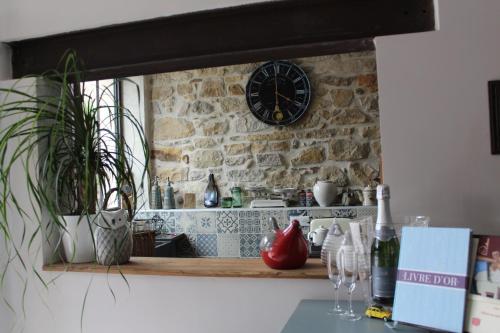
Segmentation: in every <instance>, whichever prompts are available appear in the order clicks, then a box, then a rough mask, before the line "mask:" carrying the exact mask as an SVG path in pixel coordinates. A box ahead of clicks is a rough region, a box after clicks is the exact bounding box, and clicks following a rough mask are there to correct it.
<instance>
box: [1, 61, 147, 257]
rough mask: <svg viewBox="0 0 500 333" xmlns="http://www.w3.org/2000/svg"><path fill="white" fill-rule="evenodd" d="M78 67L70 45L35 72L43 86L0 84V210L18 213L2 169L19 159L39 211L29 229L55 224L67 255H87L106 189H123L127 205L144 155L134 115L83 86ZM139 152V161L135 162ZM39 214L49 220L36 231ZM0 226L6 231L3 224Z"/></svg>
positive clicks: (107, 92) (143, 168) (140, 184)
mask: <svg viewBox="0 0 500 333" xmlns="http://www.w3.org/2000/svg"><path fill="white" fill-rule="evenodd" d="M82 68H83V66H82V62H81V61H80V60H79V59H78V58H77V56H76V54H75V52H67V53H66V54H65V56H64V57H63V60H62V61H61V63H60V66H59V69H56V70H51V71H48V72H46V73H44V74H42V75H40V76H37V77H36V78H37V82H41V84H42V85H43V87H44V89H43V90H44V91H46V92H47V93H44V94H40V93H38V94H37V93H35V94H31V93H27V92H25V91H22V90H18V89H16V87H15V86H14V87H12V88H9V89H0V92H2V93H3V94H4V95H8V96H13V97H14V98H12V99H11V100H12V101H7V100H4V101H0V123H3V124H7V125H5V126H3V127H2V129H1V131H0V168H1V173H0V188H2V194H1V196H0V210H1V212H0V214H1V216H2V217H6V216H7V214H6V211H7V207H14V208H15V211H16V212H17V213H19V214H20V215H22V216H23V215H25V212H24V210H23V208H21V205H19V204H18V202H19V201H18V200H19V199H18V198H17V197H16V195H15V194H14V193H15V191H12V189H13V186H17V185H19V183H18V182H16V183H15V184H14V183H13V180H12V179H11V177H10V174H11V172H12V171H13V168H15V167H16V166H19V163H21V162H22V163H23V165H34V166H35V168H31V169H30V168H28V167H26V168H25V171H24V178H25V180H26V184H27V185H26V186H27V189H28V195H29V200H30V202H31V204H32V206H33V208H34V211H35V212H39V213H37V214H36V217H35V218H34V220H36V222H38V226H39V227H37V228H36V231H35V233H38V232H40V231H45V232H50V231H48V230H61V233H62V235H63V236H62V240H63V242H62V243H63V247H64V252H65V255H66V260H67V261H69V262H89V261H94V258H95V249H96V246H95V245H96V244H95V238H94V237H93V230H94V227H95V223H96V221H97V220H98V219H99V215H100V214H101V208H100V206H99V201H101V202H102V200H103V199H104V197H105V195H106V193H108V192H109V191H110V190H111V189H112V188H116V187H117V188H119V189H121V188H127V189H128V190H127V195H128V196H129V198H130V202H132V203H134V204H133V207H132V208H133V211H135V208H136V207H135V203H136V202H137V196H138V195H139V194H140V192H141V191H142V190H143V185H144V184H143V182H142V179H144V176H145V173H146V170H147V168H146V165H147V163H148V160H149V148H148V145H147V140H146V139H145V133H144V130H143V128H142V126H141V124H140V122H139V120H138V119H136V118H135V117H134V116H133V114H132V113H131V112H130V110H128V109H127V108H125V107H123V106H119V105H114V103H112V105H109V103H103V101H104V100H105V99H106V98H107V96H109V95H110V93H111V90H110V89H111V88H110V87H106V88H104V89H102V91H99V92H95V91H92V92H89V89H88V85H87V84H86V83H85V79H84V71H82ZM111 124H114V125H115V126H116V127H120V126H126V128H127V130H128V131H132V132H134V134H135V136H134V139H135V140H140V142H141V146H142V147H143V149H142V150H141V151H133V150H132V148H131V146H130V145H129V144H128V143H127V142H126V141H125V140H124V138H123V135H122V133H120V131H114V130H112V129H110V128H111V127H112V125H111ZM35 147H38V149H35ZM140 155H143V156H144V158H143V159H142V160H144V161H146V163H145V164H142V165H138V164H139V159H138V158H137V157H138V156H140ZM134 173H135V174H136V176H138V177H137V178H135V177H134ZM136 179H141V180H140V181H137V182H136ZM117 201H118V200H117ZM132 214H133V212H132ZM43 215H45V216H48V220H49V222H48V225H49V227H47V226H46V225H44V227H43V228H45V230H40V229H41V226H42V225H43V224H42V223H41V221H42V216H43ZM26 217H27V216H26ZM129 218H131V217H129ZM32 219H33V218H32ZM5 225H6V224H4V223H1V224H0V226H5ZM54 226H56V227H57V228H54ZM0 229H1V230H2V231H3V232H4V234H7V233H8V229H7V228H5V227H2V228H0ZM31 236H32V237H34V236H35V235H31ZM6 238H7V239H8V237H6Z"/></svg>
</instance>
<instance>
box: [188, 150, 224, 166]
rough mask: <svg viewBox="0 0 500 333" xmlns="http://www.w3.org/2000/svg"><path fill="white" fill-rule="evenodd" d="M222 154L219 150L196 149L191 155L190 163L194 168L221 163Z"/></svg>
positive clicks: (222, 159) (222, 160)
mask: <svg viewBox="0 0 500 333" xmlns="http://www.w3.org/2000/svg"><path fill="white" fill-rule="evenodd" d="M223 162H224V156H223V155H222V152H221V151H219V150H198V151H196V152H194V154H193V155H192V157H191V163H192V165H193V166H194V167H195V168H198V169H201V168H209V167H216V166H220V165H222V163H223Z"/></svg>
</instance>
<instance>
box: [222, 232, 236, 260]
mask: <svg viewBox="0 0 500 333" xmlns="http://www.w3.org/2000/svg"><path fill="white" fill-rule="evenodd" d="M217 255H218V256H219V257H226V258H237V257H239V256H240V235H239V234H217Z"/></svg>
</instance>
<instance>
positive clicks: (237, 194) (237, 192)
mask: <svg viewBox="0 0 500 333" xmlns="http://www.w3.org/2000/svg"><path fill="white" fill-rule="evenodd" d="M231 195H232V196H233V208H240V207H241V206H243V204H242V201H241V187H238V186H235V187H233V188H232V189H231Z"/></svg>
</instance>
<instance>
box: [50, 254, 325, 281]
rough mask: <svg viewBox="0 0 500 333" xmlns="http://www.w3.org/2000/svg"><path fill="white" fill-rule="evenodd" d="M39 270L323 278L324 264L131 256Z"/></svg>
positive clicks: (53, 266) (62, 264)
mask: <svg viewBox="0 0 500 333" xmlns="http://www.w3.org/2000/svg"><path fill="white" fill-rule="evenodd" d="M43 270H45V271H50V272H81V273H111V274H119V273H120V271H121V273H123V274H134V275H167V276H212V277H246V278H277V279H326V278H327V273H326V267H324V266H323V265H322V264H321V260H320V259H315V258H314V259H313V258H310V259H308V260H307V262H306V264H305V265H304V266H303V267H302V268H300V269H292V270H276V269H271V268H269V267H267V266H266V265H265V264H264V262H263V261H262V260H261V259H260V258H252V259H241V258H147V257H133V258H132V259H130V262H129V263H127V264H125V265H121V266H119V267H118V266H112V267H111V268H110V269H109V270H108V267H107V266H101V265H98V264H96V263H87V264H65V263H59V264H51V265H45V266H44V267H43Z"/></svg>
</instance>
